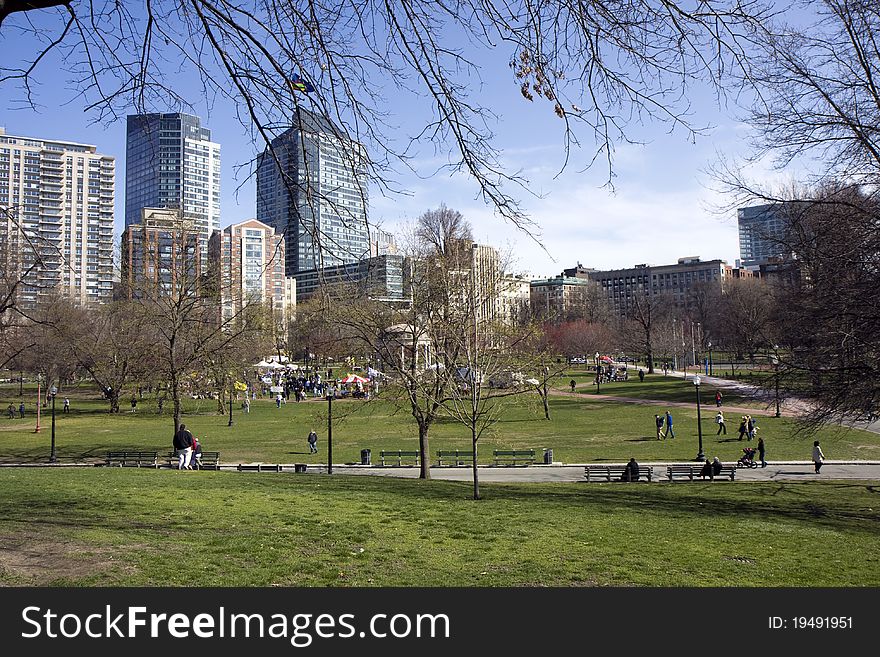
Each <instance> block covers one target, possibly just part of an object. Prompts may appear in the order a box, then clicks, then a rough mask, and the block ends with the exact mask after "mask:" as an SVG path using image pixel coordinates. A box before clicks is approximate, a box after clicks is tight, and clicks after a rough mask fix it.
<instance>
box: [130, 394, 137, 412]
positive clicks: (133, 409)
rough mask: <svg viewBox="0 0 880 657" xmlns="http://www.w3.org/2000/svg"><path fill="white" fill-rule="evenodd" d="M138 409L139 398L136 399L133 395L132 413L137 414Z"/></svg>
mask: <svg viewBox="0 0 880 657" xmlns="http://www.w3.org/2000/svg"><path fill="white" fill-rule="evenodd" d="M137 408H138V400H137V397H135V396H134V395H132V396H131V412H132V413H137Z"/></svg>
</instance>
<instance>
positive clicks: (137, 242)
mask: <svg viewBox="0 0 880 657" xmlns="http://www.w3.org/2000/svg"><path fill="white" fill-rule="evenodd" d="M202 250H203V249H202V246H201V230H199V229H197V228H196V227H195V225H194V224H193V222H192V221H191V220H189V219H185V218H184V217H183V215H182V212H181V211H180V210H178V209H171V208H143V209H142V210H141V218H140V221H138V222H136V223H133V224H131V225H129V226H127V227H126V228H125V232H124V233H123V234H122V285H123V294H124V295H125V296H129V297H136V298H140V297H161V296H179V295H183V296H190V295H196V294H201V271H202V266H201V259H202Z"/></svg>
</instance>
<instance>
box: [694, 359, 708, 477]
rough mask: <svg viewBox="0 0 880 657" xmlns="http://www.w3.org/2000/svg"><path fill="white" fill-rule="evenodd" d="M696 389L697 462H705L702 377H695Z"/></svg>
mask: <svg viewBox="0 0 880 657" xmlns="http://www.w3.org/2000/svg"><path fill="white" fill-rule="evenodd" d="M694 387H695V388H696V389H697V435H698V436H699V440H700V449H699V451H698V452H697V458H696V459H694V460H695V461H705V460H706V455H705V454H704V453H703V425H702V422H701V417H700V377H699V376H695V377H694Z"/></svg>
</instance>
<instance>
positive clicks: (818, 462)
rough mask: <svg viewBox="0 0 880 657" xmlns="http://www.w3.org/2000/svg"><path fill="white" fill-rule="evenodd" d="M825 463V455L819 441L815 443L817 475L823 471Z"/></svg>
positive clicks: (814, 458)
mask: <svg viewBox="0 0 880 657" xmlns="http://www.w3.org/2000/svg"><path fill="white" fill-rule="evenodd" d="M824 462H825V454H824V453H822V448H821V447H819V441H818V440H817V441H815V442H813V465H815V466H816V474H819V470H821V469H822V463H824Z"/></svg>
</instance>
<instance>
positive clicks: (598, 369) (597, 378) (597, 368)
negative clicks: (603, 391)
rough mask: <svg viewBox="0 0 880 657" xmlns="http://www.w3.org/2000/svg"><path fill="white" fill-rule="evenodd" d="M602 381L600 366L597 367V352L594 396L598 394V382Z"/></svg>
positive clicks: (597, 356)
mask: <svg viewBox="0 0 880 657" xmlns="http://www.w3.org/2000/svg"><path fill="white" fill-rule="evenodd" d="M601 380H602V366H601V365H599V352H598V351H597V352H596V394H597V395H598V394H599V382H600V381H601Z"/></svg>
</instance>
